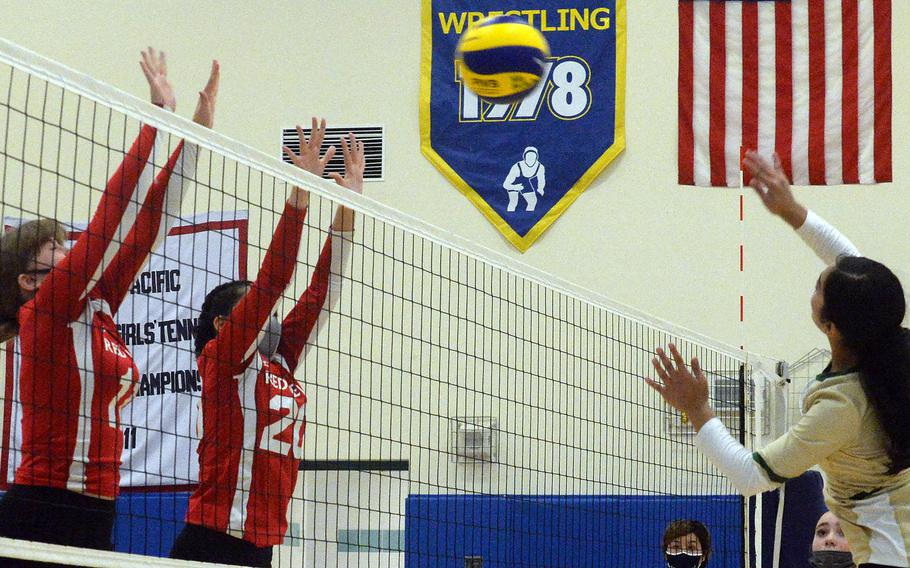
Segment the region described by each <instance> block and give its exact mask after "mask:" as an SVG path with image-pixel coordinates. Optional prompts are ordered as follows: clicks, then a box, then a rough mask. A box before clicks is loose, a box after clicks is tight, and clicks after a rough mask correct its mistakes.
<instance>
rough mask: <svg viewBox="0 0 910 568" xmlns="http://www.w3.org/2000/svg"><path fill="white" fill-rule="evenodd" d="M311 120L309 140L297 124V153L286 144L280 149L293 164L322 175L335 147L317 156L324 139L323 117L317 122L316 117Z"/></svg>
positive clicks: (333, 154)
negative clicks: (298, 149) (298, 151)
mask: <svg viewBox="0 0 910 568" xmlns="http://www.w3.org/2000/svg"><path fill="white" fill-rule="evenodd" d="M312 120H313V123H312V124H313V125H312V130H311V131H310V139H309V140H307V138H306V134H304V133H303V128H301V127H300V126H297V135H298V136H299V137H300V153H299V154H295V153H294V151H293V150H291V149H290V148H288V147H287V146H282V149H283V150H284V153H285V155H286V156H287V157H288V158H289V159H290V160H291V162H293V164H294V165H295V166H297V167H298V168H301V169H304V170H306V171H308V172H310V173H311V174H314V175H317V176H319V177H322V173H323V172H324V171H325V166H326V164H328V163H329V160H331V159H332V157H333V156H335V147H334V146H331V147H329V149H328V150H326V151H325V154H324V155H323V156H322V157H320V156H319V150H320V148H322V142H323V140H325V119H324V118H323V119H322V120H321V121H320V122H318V123H317V122H316V117H315V116H314V117H313V119H312Z"/></svg>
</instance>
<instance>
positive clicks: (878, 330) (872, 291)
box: [822, 257, 910, 474]
mask: <svg viewBox="0 0 910 568" xmlns="http://www.w3.org/2000/svg"><path fill="white" fill-rule="evenodd" d="M906 308H907V306H906V301H905V299H904V290H903V288H902V287H901V283H900V280H898V279H897V277H896V276H895V275H894V273H893V272H891V271H890V270H889V269H888V268H887V267H886V266H884V265H883V264H881V263H878V262H875V261H874V260H869V259H868V258H863V257H841V258H840V259H838V261H837V263H836V264H835V266H834V270H833V271H832V272H831V273H830V274H829V275H828V278H827V279H826V281H825V287H824V307H823V308H822V317H823V319H825V320H827V321H830V322H832V323H833V324H834V325H835V326H836V327H837V329H838V331H839V332H840V334H841V336H842V337H843V339H844V342H845V344H846V346H847V347H848V348H850V349H851V350H852V351H853V352H854V353H855V354H856V356H857V359H858V363H859V372H860V381H861V384H862V386H863V391H864V392H865V394H866V398H867V399H868V400H869V403H870V404H871V405H872V409H873V410H874V411H875V414H876V416H877V418H878V420H879V422H880V424H881V427H882V430H883V431H884V433H885V436H886V440H885V449H886V451H887V453H888V458H889V459H890V461H891V465H890V468H889V473H892V474H894V473H897V472H899V471H901V470H904V469H907V468H908V467H910V412H908V411H907V409H908V408H910V332H908V330H907V329H904V328H902V327H901V322H902V321H903V320H904V315H905V313H906Z"/></svg>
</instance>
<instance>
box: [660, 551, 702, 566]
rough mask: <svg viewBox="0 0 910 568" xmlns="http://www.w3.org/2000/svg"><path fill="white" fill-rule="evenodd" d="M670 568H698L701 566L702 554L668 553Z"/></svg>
mask: <svg viewBox="0 0 910 568" xmlns="http://www.w3.org/2000/svg"><path fill="white" fill-rule="evenodd" d="M666 558H667V566H668V567H669V568H698V567H699V566H701V554H697V553H692V552H677V553H675V554H670V553H669V552H667V553H666Z"/></svg>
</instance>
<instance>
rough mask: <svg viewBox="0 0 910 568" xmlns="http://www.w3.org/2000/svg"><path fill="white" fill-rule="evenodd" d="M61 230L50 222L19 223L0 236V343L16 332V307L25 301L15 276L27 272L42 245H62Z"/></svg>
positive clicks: (44, 220) (62, 235) (17, 309)
mask: <svg viewBox="0 0 910 568" xmlns="http://www.w3.org/2000/svg"><path fill="white" fill-rule="evenodd" d="M65 239H66V234H65V233H64V231H63V227H62V226H61V225H60V223H58V222H57V221H55V220H53V219H41V220H37V221H29V222H27V223H23V224H22V225H20V226H19V227H17V228H15V229H13V230H11V231H9V232H8V233H6V234H5V235H3V237H0V290H2V292H0V341H6V340H8V339H11V338H13V337H15V336H16V335H17V334H18V333H19V317H18V316H19V308H21V307H22V305H23V304H24V303H25V302H26V301H27V298H26V297H25V296H23V295H22V290H21V289H20V288H19V275H20V274H22V273H24V272H27V271H28V270H29V269H30V265H33V264H34V262H35V257H37V255H38V252H39V251H40V250H41V247H43V246H44V245H45V244H47V243H49V242H52V241H56V242H58V243H62V242H64V240H65Z"/></svg>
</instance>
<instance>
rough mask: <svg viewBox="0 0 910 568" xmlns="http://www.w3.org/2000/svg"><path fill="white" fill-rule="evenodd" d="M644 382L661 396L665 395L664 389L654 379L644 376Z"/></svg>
mask: <svg viewBox="0 0 910 568" xmlns="http://www.w3.org/2000/svg"><path fill="white" fill-rule="evenodd" d="M645 382H646V383H647V384H648V386H649V387H651V388H652V389H654V390H655V391H657V394H659V395H660V396H661V398H663V397H666V394H665V393H666V391H665V390H664V387H663V385H660V384H658V383H657V382H656V381H653V380H651V379H648V378H645Z"/></svg>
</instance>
